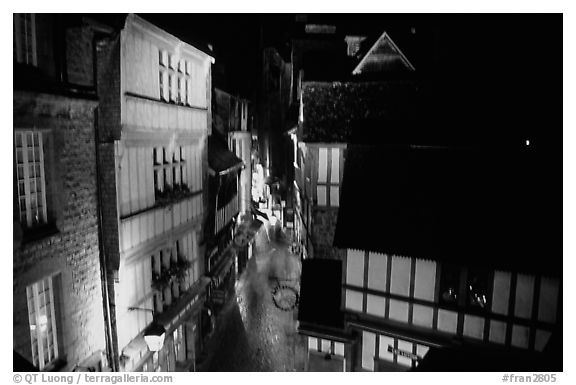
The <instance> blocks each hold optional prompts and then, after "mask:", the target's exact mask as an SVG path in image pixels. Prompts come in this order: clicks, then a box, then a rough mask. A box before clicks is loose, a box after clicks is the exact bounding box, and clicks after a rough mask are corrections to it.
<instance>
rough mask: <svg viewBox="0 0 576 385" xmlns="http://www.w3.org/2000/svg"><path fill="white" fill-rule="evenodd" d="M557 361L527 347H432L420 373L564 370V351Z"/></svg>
mask: <svg viewBox="0 0 576 385" xmlns="http://www.w3.org/2000/svg"><path fill="white" fill-rule="evenodd" d="M557 358H559V359H558V360H557V361H556V362H552V361H551V360H549V359H548V357H546V356H545V355H544V354H541V353H534V352H529V351H524V350H519V349H518V350H514V351H513V350H511V349H495V348H488V347H480V346H478V347H471V346H463V347H458V348H454V347H452V348H430V351H429V352H428V353H427V354H426V356H425V357H424V359H423V360H422V361H421V362H420V364H419V365H418V367H417V368H416V369H415V370H414V371H417V372H509V371H516V372H540V371H554V372H557V371H558V372H561V371H562V353H561V352H560V356H557Z"/></svg>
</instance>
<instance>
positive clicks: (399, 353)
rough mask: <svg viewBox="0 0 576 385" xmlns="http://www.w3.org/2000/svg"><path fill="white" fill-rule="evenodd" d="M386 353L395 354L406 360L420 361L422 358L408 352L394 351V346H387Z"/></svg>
mask: <svg viewBox="0 0 576 385" xmlns="http://www.w3.org/2000/svg"><path fill="white" fill-rule="evenodd" d="M388 352H390V353H392V354H396V355H399V356H403V357H406V358H409V359H411V360H421V359H422V358H421V357H419V356H418V355H416V354H414V353H412V352H408V351H406V350H401V349H396V348H395V347H394V346H392V345H388Z"/></svg>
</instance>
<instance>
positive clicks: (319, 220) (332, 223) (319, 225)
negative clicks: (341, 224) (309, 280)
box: [312, 207, 346, 260]
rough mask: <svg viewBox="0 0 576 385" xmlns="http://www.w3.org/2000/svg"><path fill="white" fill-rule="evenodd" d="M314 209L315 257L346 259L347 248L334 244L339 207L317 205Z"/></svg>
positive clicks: (313, 238)
mask: <svg viewBox="0 0 576 385" xmlns="http://www.w3.org/2000/svg"><path fill="white" fill-rule="evenodd" d="M312 210H313V214H312V221H313V225H312V242H313V244H314V258H328V259H339V260H344V255H345V254H346V250H341V249H338V248H336V247H333V246H332V243H333V242H334V232H335V231H336V223H337V222H338V209H335V208H320V207H315V208H313V209H312Z"/></svg>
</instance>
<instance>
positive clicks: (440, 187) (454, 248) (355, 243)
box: [334, 144, 562, 273]
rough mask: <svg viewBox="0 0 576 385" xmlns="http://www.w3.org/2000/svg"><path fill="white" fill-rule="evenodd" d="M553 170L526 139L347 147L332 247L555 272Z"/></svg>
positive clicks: (556, 186) (557, 237) (557, 211)
mask: <svg viewBox="0 0 576 385" xmlns="http://www.w3.org/2000/svg"><path fill="white" fill-rule="evenodd" d="M556 175H557V173H556V172H554V170H553V169H552V168H551V165H550V163H549V162H548V161H547V157H546V156H545V154H542V153H540V152H538V149H532V148H531V147H526V146H523V147H519V148H517V149H514V148H507V149H504V148H487V147H484V148H463V147H462V148H442V147H435V148H434V147H429V148H427V147H409V146H396V147H392V146H389V147H383V146H380V147H377V146H372V145H366V144H352V145H350V146H349V147H348V149H347V153H346V162H345V166H344V175H343V180H342V191H341V198H340V209H339V215H338V223H337V226H336V232H335V239H334V246H337V247H341V248H355V249H362V250H372V251H377V252H382V253H390V254H399V255H406V256H414V257H421V258H431V259H438V260H445V261H451V262H454V263H459V264H464V265H482V266H485V265H491V266H492V267H494V268H503V269H508V270H513V271H522V270H526V271H546V272H548V273H560V272H561V268H562V231H561V230H562V227H561V226H562V222H561V215H562V195H561V194H562V192H561V190H560V188H561V186H562V185H561V182H562V180H561V179H560V181H558V180H557V179H554V176H556ZM367 202H370V203H369V204H367ZM544 261H545V262H544Z"/></svg>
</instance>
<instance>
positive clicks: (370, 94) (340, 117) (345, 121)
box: [300, 80, 428, 142]
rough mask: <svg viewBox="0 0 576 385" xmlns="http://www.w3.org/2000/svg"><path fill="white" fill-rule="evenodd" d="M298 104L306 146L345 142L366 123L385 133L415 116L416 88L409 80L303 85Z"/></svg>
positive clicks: (417, 100) (416, 105)
mask: <svg viewBox="0 0 576 385" xmlns="http://www.w3.org/2000/svg"><path fill="white" fill-rule="evenodd" d="M302 100H303V104H304V122H303V123H302V125H301V128H300V133H301V140H303V141H306V142H347V141H348V140H349V138H350V135H351V132H352V131H353V130H354V127H355V126H357V125H359V124H360V123H364V122H366V121H368V120H369V121H371V122H372V125H375V124H378V125H380V127H381V128H384V127H386V128H387V129H388V127H390V124H397V123H401V124H408V122H411V121H415V119H417V118H418V116H419V114H418V113H417V111H418V106H419V103H420V102H419V90H418V85H417V84H416V83H415V82H414V81H410V80H389V81H377V82H356V81H355V82H305V83H303V85H302ZM426 127H428V126H426ZM388 130H389V129H388Z"/></svg>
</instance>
